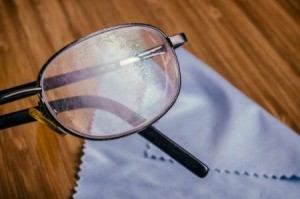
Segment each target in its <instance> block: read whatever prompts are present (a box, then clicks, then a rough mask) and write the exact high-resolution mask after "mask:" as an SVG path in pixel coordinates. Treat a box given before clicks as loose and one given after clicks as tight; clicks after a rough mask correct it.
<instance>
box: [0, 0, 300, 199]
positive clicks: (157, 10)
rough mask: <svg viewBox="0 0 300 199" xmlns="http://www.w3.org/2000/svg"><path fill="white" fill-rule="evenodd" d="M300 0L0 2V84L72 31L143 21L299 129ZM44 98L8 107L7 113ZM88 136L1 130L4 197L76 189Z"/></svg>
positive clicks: (34, 128) (16, 81) (31, 75)
mask: <svg viewBox="0 0 300 199" xmlns="http://www.w3.org/2000/svg"><path fill="white" fill-rule="evenodd" d="M299 13H300V4H299V1H292V0H290V1H285V0H264V1H251V0H244V1H239V0H236V1H230V0H228V1H225V0H223V1H217V0H213V1H209V0H201V1H200V0H186V1H181V0H165V1H158V0H141V1H134V0H128V1H122V0H114V1H104V0H103V1H98V0H87V1H79V0H78V1H71V0H67V1H59V0H51V1H38V0H31V1H29V0H28V1H23V0H10V1H9V0H7V1H6V0H3V1H0V90H2V89H5V88H9V87H12V86H16V85H20V84H23V83H27V82H30V81H33V80H35V79H36V78H37V74H38V72H39V70H40V68H41V67H42V65H43V63H45V61H46V60H47V59H48V58H49V57H50V56H51V55H52V54H53V53H55V52H56V51H57V50H59V49H60V48H61V47H63V46H64V45H66V44H68V43H69V42H71V41H72V40H74V39H76V38H78V37H81V36H84V35H86V34H88V33H91V32H94V31H96V30H98V29H102V28H104V27H109V26H113V25H117V24H123V23H130V22H142V23H148V24H151V25H154V26H157V27H159V28H160V29H162V30H164V31H165V32H166V33H167V34H170V35H171V34H175V33H178V32H185V33H186V35H187V36H188V39H189V43H188V44H187V45H186V46H185V47H186V48H187V49H188V50H189V51H191V52H192V53H194V54H195V55H196V56H198V57H199V58H200V59H202V60H203V61H205V62H206V63H207V64H208V65H210V66H211V67H212V68H214V69H215V70H216V71H217V72H219V73H220V74H221V75H222V76H224V77H225V78H226V79H227V80H228V81H230V82H231V83H232V84H233V85H234V86H236V87H237V88H238V89H240V90H241V91H242V92H244V93H245V94H246V95H247V96H248V97H250V98H251V99H253V100H254V101H255V102H257V103H258V104H260V105H261V106H262V107H264V108H265V109H267V110H268V111H269V112H270V113H271V114H272V115H274V116H275V117H276V118H278V119H279V120H281V121H282V122H283V123H285V124H286V125H287V126H289V127H291V128H292V129H294V130H295V131H296V132H298V133H299V132H300V122H299V119H300V86H299V85H300V78H299V76H300V67H299V64H300V56H299V53H300V26H299V22H300V15H299ZM36 104H37V97H30V98H27V99H24V100H20V101H18V102H12V103H9V104H6V105H1V106H0V114H4V113H8V112H11V111H16V110H20V109H23V108H26V107H29V106H34V105H36ZM81 148H82V140H80V139H78V138H75V137H72V136H70V135H68V136H66V137H60V136H59V135H56V134H55V133H53V132H52V131H51V130H49V129H47V128H45V127H44V126H42V125H41V124H38V123H34V124H27V125H23V126H18V127H14V128H10V129H7V130H3V131H1V134H0V174H1V178H0V187H1V189H0V198H68V197H70V196H71V195H72V192H73V187H74V186H75V182H76V177H75V176H76V173H77V171H78V166H79V162H80V157H81V153H82V152H81Z"/></svg>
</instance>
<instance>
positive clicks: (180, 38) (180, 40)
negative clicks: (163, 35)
mask: <svg viewBox="0 0 300 199" xmlns="http://www.w3.org/2000/svg"><path fill="white" fill-rule="evenodd" d="M167 39H168V40H169V41H170V43H171V45H172V47H173V48H178V47H180V46H182V45H183V44H185V43H186V42H187V41H188V40H187V38H186V36H185V34H184V33H179V34H176V35H172V36H170V37H168V38H167Z"/></svg>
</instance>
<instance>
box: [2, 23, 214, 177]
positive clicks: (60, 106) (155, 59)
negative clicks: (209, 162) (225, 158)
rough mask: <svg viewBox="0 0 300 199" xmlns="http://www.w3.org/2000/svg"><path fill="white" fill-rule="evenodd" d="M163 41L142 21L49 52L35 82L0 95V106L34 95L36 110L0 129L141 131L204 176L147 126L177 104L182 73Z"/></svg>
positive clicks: (174, 40)
mask: <svg viewBox="0 0 300 199" xmlns="http://www.w3.org/2000/svg"><path fill="white" fill-rule="evenodd" d="M185 42H187V39H186V37H185V35H184V34H183V33H180V34H177V35H174V36H171V37H168V36H166V35H165V34H164V33H163V32H162V31H161V30H159V29H157V28H155V27H153V26H150V25H145V24H125V25H120V26H116V27H112V28H108V29H104V30H101V31H98V32H95V33H92V34H90V35H88V36H86V37H83V38H81V39H79V40H76V41H74V42H72V43H71V44H69V45H67V46H65V47H64V48H62V49H61V50H60V51H58V52H57V53H56V54H54V55H53V56H52V57H51V58H50V59H49V60H48V61H47V62H46V63H45V65H44V66H43V68H42V69H41V71H40V73H39V75H38V79H37V81H36V82H31V83H28V84H24V85H21V86H17V87H14V88H10V89H6V90H3V91H0V105H2V104H5V103H8V102H12V101H15V100H18V99H21V98H25V97H29V96H32V95H35V94H38V96H39V99H40V100H39V105H38V106H36V107H32V108H29V109H25V110H21V111H17V112H13V113H8V114H5V115H1V116H0V129H5V128H9V127H13V126H17V125H21V124H25V123H29V122H33V121H36V120H37V121H39V122H41V123H43V124H46V125H47V126H48V127H50V128H51V129H53V130H54V131H56V132H57V133H59V134H60V135H66V134H67V133H69V134H72V135H74V136H77V137H80V138H84V139H90V140H109V139H115V138H120V137H123V136H126V135H130V134H132V133H139V134H140V135H141V136H143V137H144V138H146V139H147V140H149V141H150V142H151V143H153V144H154V145H156V146H157V147H158V148H160V149H162V150H163V151H164V152H166V153H167V154H168V155H170V156H171V157H172V158H174V159H175V160H176V161H177V162H179V163H180V164H181V165H183V166H184V167H186V168H187V169H189V170H190V171H192V172H193V173H195V174H196V175H197V176H199V177H204V176H206V174H207V173H208V167H207V166H206V165H204V164H203V163H202V162H200V161H199V160H198V159H197V158H195V157H194V156H192V155H191V154H190V153H188V152H187V151H186V150H184V149H183V148H182V147H180V146H179V145H178V144H176V143H175V142H174V141H172V140H171V139H169V138H168V137H166V136H165V135H164V134H162V133H161V132H159V131H158V130H157V129H155V128H154V127H152V126H150V125H151V124H153V123H154V122H155V121H157V120H158V119H159V118H160V117H162V116H163V115H164V114H165V113H166V112H167V111H168V110H169V109H170V108H171V106H172V105H173V104H174V102H175V100H176V99H177V97H178V94H179V90H180V71H179V64H178V61H177V57H176V54H175V52H174V49H175V48H177V47H179V46H181V45H183V44H184V43H185Z"/></svg>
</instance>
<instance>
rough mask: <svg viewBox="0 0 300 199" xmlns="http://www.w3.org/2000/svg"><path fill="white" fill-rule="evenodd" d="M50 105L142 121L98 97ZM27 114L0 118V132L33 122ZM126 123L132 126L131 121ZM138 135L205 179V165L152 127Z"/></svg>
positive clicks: (62, 100) (72, 99)
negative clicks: (100, 112)
mask: <svg viewBox="0 0 300 199" xmlns="http://www.w3.org/2000/svg"><path fill="white" fill-rule="evenodd" d="M82 98H84V100H82ZM50 103H51V104H52V106H55V109H56V110H57V111H58V112H63V111H67V110H74V109H80V108H91V107H93V108H98V109H103V110H106V111H108V112H111V113H113V114H115V115H117V116H119V117H120V118H122V117H124V116H125V115H127V114H131V115H132V114H134V115H135V117H136V120H143V119H142V118H141V116H139V115H137V114H135V113H134V112H133V111H132V110H130V109H129V108H127V107H125V106H124V105H122V104H120V103H118V102H115V101H113V100H111V99H107V98H104V97H99V96H77V97H71V98H65V99H60V100H56V101H52V102H50ZM63 104H69V106H68V107H66V106H64V105H63ZM107 104H110V106H107ZM35 109H38V110H39V111H41V112H43V111H42V110H41V108H40V107H35ZM28 112H29V109H25V110H22V111H18V112H15V113H10V114H7V115H2V116H0V130H1V129H5V128H9V127H11V126H16V125H21V124H25V123H29V122H33V121H35V119H34V118H33V117H31V116H30V115H29V113H28ZM122 114H125V115H122ZM128 122H129V123H131V124H132V125H134V123H133V122H132V121H128ZM139 134H140V135H141V136H142V137H144V138H145V139H147V140H148V141H150V142H151V143H153V144H154V145H155V146H157V147H158V148H160V149H161V150H162V151H164V152H165V153H167V154H168V155H170V156H171V157H172V158H173V159H175V160H176V161H177V162H178V163H180V164H181V165H183V166H184V167H186V168H187V169H188V170H190V171H191V172H193V173H194V174H196V175H197V176H199V177H205V176H206V175H207V173H208V170H209V169H208V167H207V166H206V165H205V164H203V163H202V162H201V161H199V160H198V159H197V158H196V157H194V156H193V155H191V154H190V153H189V152H187V151H186V150H184V149H183V148H182V147H180V146H179V145H178V144H177V143H175V142H174V141H172V140H171V139H170V138H168V137H167V136H165V135H164V134H162V133H161V132H160V131H158V130H157V129H155V128H154V127H148V128H147V129H145V130H143V131H141V132H139Z"/></svg>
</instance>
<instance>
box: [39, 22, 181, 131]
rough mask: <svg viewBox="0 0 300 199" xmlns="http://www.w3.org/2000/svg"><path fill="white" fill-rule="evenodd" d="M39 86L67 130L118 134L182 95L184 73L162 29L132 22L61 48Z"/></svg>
mask: <svg viewBox="0 0 300 199" xmlns="http://www.w3.org/2000/svg"><path fill="white" fill-rule="evenodd" d="M41 85H42V88H43V92H44V94H43V95H44V98H45V100H46V101H47V102H48V105H47V106H48V107H49V108H50V109H51V110H50V112H51V113H52V114H53V116H54V117H55V118H56V119H57V120H58V121H59V122H60V123H61V124H62V125H64V126H65V127H67V128H68V129H70V130H72V131H76V132H78V133H80V134H83V135H90V136H118V135H123V134H128V133H132V132H135V131H137V130H139V129H141V128H145V127H146V126H147V125H149V124H151V123H152V122H153V121H155V120H156V119H157V118H158V117H159V116H161V115H162V114H163V113H164V112H165V111H166V110H167V109H168V107H169V106H170V105H171V104H172V103H173V101H174V100H175V98H176V96H177V94H178V91H179V86H180V77H179V69H178V64H177V61H176V58H175V55H174V53H173V49H172V47H171V46H170V45H169V44H168V42H167V40H166V38H165V36H164V35H163V34H162V33H160V32H159V31H157V30H155V29H153V28H150V27H144V26H128V27H122V28H116V29H111V30H108V31H105V32H102V33H99V34H94V35H92V36H90V37H88V38H86V39H83V40H80V41H78V42H77V43H76V44H75V45H71V46H70V47H68V48H67V49H65V50H63V51H62V52H61V53H60V54H58V55H57V56H56V57H55V58H54V59H52V60H51V61H50V62H49V63H48V65H47V68H46V69H45V71H44V73H43V76H42V81H41Z"/></svg>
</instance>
